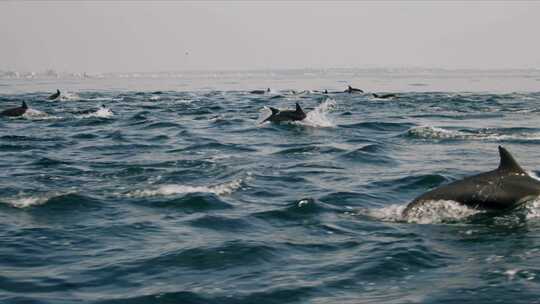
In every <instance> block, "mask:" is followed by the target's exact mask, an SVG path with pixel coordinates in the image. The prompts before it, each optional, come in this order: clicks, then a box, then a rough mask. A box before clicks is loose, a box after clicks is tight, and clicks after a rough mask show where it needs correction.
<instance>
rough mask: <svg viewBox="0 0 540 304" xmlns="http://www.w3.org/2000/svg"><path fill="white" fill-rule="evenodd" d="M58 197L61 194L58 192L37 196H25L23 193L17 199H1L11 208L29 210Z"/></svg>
mask: <svg viewBox="0 0 540 304" xmlns="http://www.w3.org/2000/svg"><path fill="white" fill-rule="evenodd" d="M58 195H60V194H59V193H56V192H51V193H43V194H35V195H24V194H23V193H20V194H18V195H17V196H15V197H10V198H5V199H1V201H2V202H4V203H6V204H8V205H10V206H11V207H15V208H28V207H32V206H38V205H43V204H45V203H46V202H47V201H48V200H50V199H51V198H53V197H55V196H58Z"/></svg>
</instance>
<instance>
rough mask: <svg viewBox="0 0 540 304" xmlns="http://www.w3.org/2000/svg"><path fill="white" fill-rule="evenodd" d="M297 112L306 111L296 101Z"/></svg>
mask: <svg viewBox="0 0 540 304" xmlns="http://www.w3.org/2000/svg"><path fill="white" fill-rule="evenodd" d="M296 113H304V110H302V108H301V107H300V105H299V104H298V102H297V103H296Z"/></svg>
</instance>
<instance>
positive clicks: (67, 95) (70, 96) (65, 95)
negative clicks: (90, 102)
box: [60, 91, 81, 101]
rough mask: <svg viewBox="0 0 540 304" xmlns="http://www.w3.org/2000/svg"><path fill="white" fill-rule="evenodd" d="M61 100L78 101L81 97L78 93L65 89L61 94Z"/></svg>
mask: <svg viewBox="0 0 540 304" xmlns="http://www.w3.org/2000/svg"><path fill="white" fill-rule="evenodd" d="M60 100H61V101H78V100H81V97H80V96H79V95H78V94H77V93H72V92H67V91H65V92H62V93H61V94H60Z"/></svg>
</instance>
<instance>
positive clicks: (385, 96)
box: [371, 93, 397, 99]
mask: <svg viewBox="0 0 540 304" xmlns="http://www.w3.org/2000/svg"><path fill="white" fill-rule="evenodd" d="M371 95H373V97H375V98H381V99H388V98H397V95H396V94H382V95H379V94H375V93H372V94H371Z"/></svg>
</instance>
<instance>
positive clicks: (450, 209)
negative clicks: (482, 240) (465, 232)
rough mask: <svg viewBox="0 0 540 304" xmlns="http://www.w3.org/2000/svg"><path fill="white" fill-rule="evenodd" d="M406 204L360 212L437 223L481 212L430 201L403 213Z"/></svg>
mask: <svg viewBox="0 0 540 304" xmlns="http://www.w3.org/2000/svg"><path fill="white" fill-rule="evenodd" d="M405 208H406V205H390V206H387V207H384V208H379V209H366V210H363V211H361V212H360V213H361V214H364V215H367V216H370V217H373V218H376V219H378V220H382V221H387V222H407V223H417V224H437V223H447V222H454V221H460V220H464V219H466V218H468V217H470V216H472V215H474V214H477V213H480V212H482V211H481V210H477V209H472V208H469V207H467V206H465V205H462V204H460V203H458V202H455V201H447V200H440V201H432V202H428V203H427V204H422V205H420V206H418V207H416V208H413V209H411V210H410V211H409V212H408V214H407V216H404V215H403V210H405Z"/></svg>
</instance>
